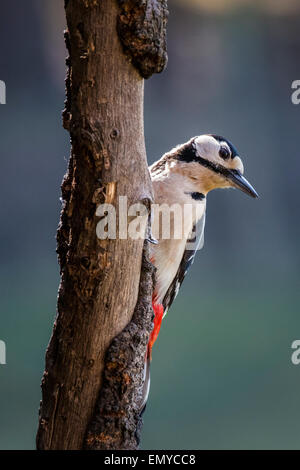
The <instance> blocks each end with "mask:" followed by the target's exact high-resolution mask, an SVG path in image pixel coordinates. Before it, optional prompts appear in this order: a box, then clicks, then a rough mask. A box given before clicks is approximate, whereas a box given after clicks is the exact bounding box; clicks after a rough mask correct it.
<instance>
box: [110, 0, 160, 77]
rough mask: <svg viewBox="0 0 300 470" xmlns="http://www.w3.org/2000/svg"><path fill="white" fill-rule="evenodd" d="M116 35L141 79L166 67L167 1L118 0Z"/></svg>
mask: <svg viewBox="0 0 300 470" xmlns="http://www.w3.org/2000/svg"><path fill="white" fill-rule="evenodd" d="M118 3H119V6H120V9H121V11H120V14H119V16H118V22H117V29H118V35H119V38H120V40H121V43H122V45H123V48H124V52H125V53H126V55H127V56H128V57H130V59H131V61H132V63H133V65H134V66H135V67H136V68H137V69H138V71H139V72H140V74H141V76H142V77H143V78H149V77H150V76H151V75H152V74H153V73H160V72H162V71H163V70H164V68H165V67H166V65H167V60H168V56H167V41H166V26H167V19H168V8H167V0H118Z"/></svg>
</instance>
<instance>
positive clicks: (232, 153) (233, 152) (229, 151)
mask: <svg viewBox="0 0 300 470" xmlns="http://www.w3.org/2000/svg"><path fill="white" fill-rule="evenodd" d="M209 135H210V136H211V137H213V138H214V139H216V140H217V141H218V142H219V144H220V146H221V148H220V152H219V155H220V157H221V158H223V160H228V158H232V159H233V158H234V157H238V156H239V154H238V151H237V149H236V147H235V146H234V145H233V144H232V143H231V142H230V141H229V140H227V139H225V137H222V136H221V135H216V134H209ZM222 154H223V155H224V157H225V158H224V157H223V156H222Z"/></svg>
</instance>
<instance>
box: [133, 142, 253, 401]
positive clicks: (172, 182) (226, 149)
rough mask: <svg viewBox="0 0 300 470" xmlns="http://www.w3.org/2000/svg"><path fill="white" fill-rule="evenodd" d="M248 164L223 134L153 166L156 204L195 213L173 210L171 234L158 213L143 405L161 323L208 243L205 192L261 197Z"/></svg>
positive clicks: (181, 147)
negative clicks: (219, 190)
mask: <svg viewBox="0 0 300 470" xmlns="http://www.w3.org/2000/svg"><path fill="white" fill-rule="evenodd" d="M243 173H244V168H243V163H242V160H241V159H240V157H239V155H238V152H237V150H236V148H235V147H234V146H233V145H232V144H231V143H230V142H229V141H228V140H227V139H225V138H224V137H221V136H219V135H213V134H208V135H200V136H198V137H193V138H192V139H190V140H189V141H188V142H186V143H185V144H182V145H178V146H177V147H175V148H174V149H172V150H171V151H170V152H167V153H166V154H164V155H163V156H162V157H161V159H160V160H158V161H157V162H155V163H154V164H153V165H152V166H151V167H150V174H151V178H152V183H153V188H154V200H155V205H157V206H158V207H160V208H161V207H162V206H164V205H165V206H167V207H171V206H173V205H174V204H175V206H174V207H175V208H177V210H180V209H181V210H182V213H184V207H185V206H186V207H189V208H192V211H191V216H190V217H179V218H177V220H176V214H175V212H170V213H169V214H170V218H171V226H172V229H171V230H170V232H169V234H170V236H168V237H163V236H162V227H161V226H162V222H163V219H162V217H161V215H160V216H159V217H153V222H152V232H153V233H154V236H155V238H156V239H157V241H158V243H157V244H153V245H152V248H151V261H152V263H153V264H154V265H155V267H156V284H155V289H154V293H153V299H152V306H153V312H154V327H153V330H152V333H151V335H150V339H149V344H148V351H147V360H146V364H145V381H144V388H143V401H142V406H141V409H142V410H143V409H144V407H145V404H146V401H147V398H148V393H149V387H150V371H149V367H150V361H151V351H152V346H153V344H154V342H155V341H156V339H157V336H158V333H159V330H160V327H161V322H162V319H163V317H164V316H165V315H166V313H167V311H168V309H169V308H170V306H171V304H172V302H173V300H174V299H175V297H176V295H177V293H178V290H179V288H180V286H181V284H182V282H183V279H184V277H185V275H186V273H187V270H188V269H189V267H190V266H191V264H192V263H193V261H194V257H195V254H196V251H197V250H198V249H199V248H201V247H202V246H203V240H204V225H205V209H206V196H207V194H208V192H209V191H211V190H212V189H215V188H238V189H240V190H241V191H243V192H245V193H246V194H248V195H250V196H252V197H254V198H256V197H258V194H257V192H256V191H255V189H254V188H253V187H252V186H251V185H250V183H249V182H248V181H247V180H246V179H245V178H244V176H243ZM176 224H181V225H182V227H181V229H182V230H181V233H182V236H181V237H179V238H178V237H175V232H176V228H178V227H176Z"/></svg>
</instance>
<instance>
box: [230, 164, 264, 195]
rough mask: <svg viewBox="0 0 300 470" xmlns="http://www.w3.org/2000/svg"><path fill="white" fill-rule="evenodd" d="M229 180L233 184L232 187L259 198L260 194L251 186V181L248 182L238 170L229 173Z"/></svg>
mask: <svg viewBox="0 0 300 470" xmlns="http://www.w3.org/2000/svg"><path fill="white" fill-rule="evenodd" d="M227 179H228V180H229V181H230V182H231V183H233V184H232V186H234V187H235V188H238V189H240V190H241V191H243V192H244V193H246V194H248V195H249V196H252V197H258V194H257V192H256V191H255V189H254V188H253V186H251V184H250V183H249V181H247V180H246V178H244V176H243V175H242V174H241V173H240V172H239V171H238V170H229V171H228V173H227Z"/></svg>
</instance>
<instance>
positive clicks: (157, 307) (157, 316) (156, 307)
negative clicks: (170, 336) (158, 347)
mask: <svg viewBox="0 0 300 470" xmlns="http://www.w3.org/2000/svg"><path fill="white" fill-rule="evenodd" d="M152 308H153V312H154V320H153V323H154V326H153V330H152V332H151V334H150V338H149V343H148V353H147V356H148V357H149V358H150V360H151V356H152V346H153V344H154V343H155V341H156V340H157V337H158V333H159V330H160V327H161V322H162V318H163V315H164V308H163V306H162V304H157V303H155V300H154V298H153V299H152Z"/></svg>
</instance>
